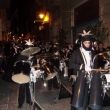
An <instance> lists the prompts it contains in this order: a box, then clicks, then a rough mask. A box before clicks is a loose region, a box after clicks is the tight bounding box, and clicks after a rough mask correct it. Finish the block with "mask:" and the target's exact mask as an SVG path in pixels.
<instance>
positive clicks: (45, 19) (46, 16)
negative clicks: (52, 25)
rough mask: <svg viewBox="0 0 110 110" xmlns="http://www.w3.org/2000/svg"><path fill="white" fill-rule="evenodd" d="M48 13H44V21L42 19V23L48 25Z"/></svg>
mask: <svg viewBox="0 0 110 110" xmlns="http://www.w3.org/2000/svg"><path fill="white" fill-rule="evenodd" d="M49 20H50V19H49V13H46V15H45V16H44V19H43V23H48V22H49Z"/></svg>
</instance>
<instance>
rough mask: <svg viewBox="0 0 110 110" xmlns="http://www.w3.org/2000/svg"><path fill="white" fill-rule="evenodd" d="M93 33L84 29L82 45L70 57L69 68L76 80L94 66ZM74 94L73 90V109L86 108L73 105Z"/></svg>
mask: <svg viewBox="0 0 110 110" xmlns="http://www.w3.org/2000/svg"><path fill="white" fill-rule="evenodd" d="M91 38H92V35H91V34H90V31H89V32H86V31H85V30H83V33H82V34H81V46H80V47H79V48H78V49H76V50H74V51H73V54H72V56H71V58H70V62H69V69H70V70H71V71H72V72H73V73H72V74H73V75H72V77H73V79H74V80H75V79H76V78H77V76H78V75H79V74H80V73H82V72H83V71H86V72H87V73H88V74H89V73H90V71H91V68H92V66H93V62H92V60H93V56H94V53H93V51H92V39H91ZM73 89H74V84H73V86H72V90H73ZM73 94H74V91H72V97H71V99H72V100H71V106H72V109H71V110H74V109H75V110H86V108H84V106H86V105H84V106H83V107H82V108H80V109H79V108H75V107H74V105H73V100H74V99H73Z"/></svg>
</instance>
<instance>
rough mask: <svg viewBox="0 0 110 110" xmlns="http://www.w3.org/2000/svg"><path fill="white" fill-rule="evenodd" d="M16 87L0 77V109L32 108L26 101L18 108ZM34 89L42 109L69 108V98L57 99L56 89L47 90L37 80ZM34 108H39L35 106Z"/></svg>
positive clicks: (68, 109) (22, 109) (105, 109)
mask: <svg viewBox="0 0 110 110" xmlns="http://www.w3.org/2000/svg"><path fill="white" fill-rule="evenodd" d="M18 88H19V85H18V84H16V83H14V82H6V81H4V80H2V79H0V110H32V106H29V105H28V104H26V103H24V105H23V107H22V108H21V109H18V107H17V106H18V104H17V103H18V102H17V98H18ZM35 91H36V95H35V101H36V102H37V103H38V104H39V105H40V107H41V108H42V109H43V110H70V98H62V99H60V100H59V99H58V97H59V90H58V89H57V90H55V89H52V90H47V88H45V87H44V86H43V82H42V81H41V82H40V81H38V82H37V83H36V88H35ZM35 110H39V109H37V108H35ZM103 110H110V107H106V108H104V109H103Z"/></svg>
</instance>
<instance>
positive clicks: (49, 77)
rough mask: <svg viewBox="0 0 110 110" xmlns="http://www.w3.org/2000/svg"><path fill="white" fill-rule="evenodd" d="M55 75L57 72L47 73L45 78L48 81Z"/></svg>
mask: <svg viewBox="0 0 110 110" xmlns="http://www.w3.org/2000/svg"><path fill="white" fill-rule="evenodd" d="M56 75H57V72H54V73H51V74H48V76H47V77H46V80H47V81H48V80H50V79H53V78H54V77H55V76H56Z"/></svg>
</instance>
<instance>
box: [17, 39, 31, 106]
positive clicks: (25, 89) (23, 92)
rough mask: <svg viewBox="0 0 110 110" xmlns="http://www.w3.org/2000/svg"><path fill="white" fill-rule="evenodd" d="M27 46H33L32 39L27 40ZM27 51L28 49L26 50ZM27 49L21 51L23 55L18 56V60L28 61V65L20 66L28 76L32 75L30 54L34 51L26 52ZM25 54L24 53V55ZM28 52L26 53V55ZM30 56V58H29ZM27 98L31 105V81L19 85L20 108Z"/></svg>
mask: <svg viewBox="0 0 110 110" xmlns="http://www.w3.org/2000/svg"><path fill="white" fill-rule="evenodd" d="M25 45H26V47H27V48H28V47H32V46H33V41H31V40H30V39H29V40H27V41H26V44H25ZM26 52H27V51H26ZM26 52H25V50H24V51H22V52H21V55H19V56H18V60H21V61H27V63H28V64H27V65H21V66H20V67H18V69H21V70H19V71H23V72H24V74H26V75H27V76H29V75H30V71H31V68H30V66H31V59H30V56H28V55H31V54H32V53H29V52H30V51H29V52H27V54H28V55H27V54H26ZM22 54H23V55H22ZM25 54H26V55H25ZM28 57H29V58H28ZM25 99H26V103H28V104H29V105H31V104H32V98H31V94H30V89H29V82H28V83H25V84H20V86H19V94H18V108H22V106H23V103H24V101H25Z"/></svg>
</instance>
